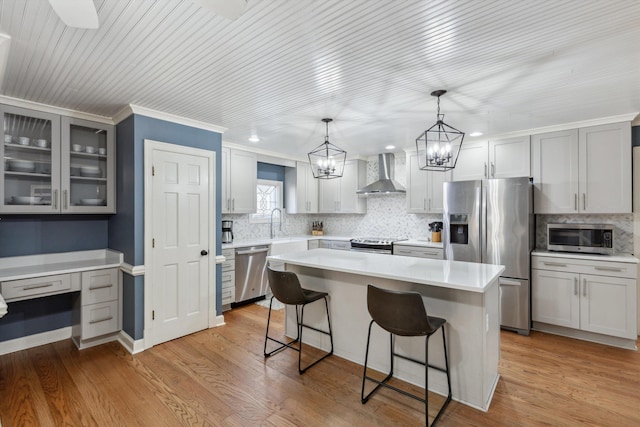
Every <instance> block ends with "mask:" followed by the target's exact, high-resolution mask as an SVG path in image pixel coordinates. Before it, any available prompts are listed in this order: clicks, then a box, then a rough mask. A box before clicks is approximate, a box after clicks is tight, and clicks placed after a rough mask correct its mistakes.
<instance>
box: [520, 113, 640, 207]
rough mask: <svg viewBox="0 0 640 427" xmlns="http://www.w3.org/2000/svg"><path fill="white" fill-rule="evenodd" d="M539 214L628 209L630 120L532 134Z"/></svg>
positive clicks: (536, 199)
mask: <svg viewBox="0 0 640 427" xmlns="http://www.w3.org/2000/svg"><path fill="white" fill-rule="evenodd" d="M532 154H533V161H532V169H533V183H534V189H535V193H534V205H535V212H536V213H549V214H561V213H630V212H631V124H630V123H629V122H624V123H613V124H607V125H601V126H592V127H587V128H581V129H573V130H568V131H561V132H551V133H545V134H540V135H533V136H532Z"/></svg>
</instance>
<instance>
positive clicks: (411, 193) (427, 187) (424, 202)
mask: <svg viewBox="0 0 640 427" xmlns="http://www.w3.org/2000/svg"><path fill="white" fill-rule="evenodd" d="M450 180H451V172H450V171H447V172H439V171H423V170H420V169H419V166H418V156H417V154H416V153H415V152H408V153H407V212H409V213H440V214H441V213H442V212H443V203H442V202H443V194H442V187H443V184H444V183H445V182H446V181H450Z"/></svg>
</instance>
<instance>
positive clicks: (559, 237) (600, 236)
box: [547, 224, 613, 255]
mask: <svg viewBox="0 0 640 427" xmlns="http://www.w3.org/2000/svg"><path fill="white" fill-rule="evenodd" d="M547 250H550V251H562V252H582V253H590V254H603V255H611V254H613V225H611V224H547Z"/></svg>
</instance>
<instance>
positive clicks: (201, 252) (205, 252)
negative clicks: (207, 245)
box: [200, 249, 209, 256]
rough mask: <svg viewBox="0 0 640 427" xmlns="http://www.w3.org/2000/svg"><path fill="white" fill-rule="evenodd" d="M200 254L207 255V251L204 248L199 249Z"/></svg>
mask: <svg viewBox="0 0 640 427" xmlns="http://www.w3.org/2000/svg"><path fill="white" fill-rule="evenodd" d="M200 255H202V256H205V255H209V252H207V251H205V250H204V249H203V250H201V251H200Z"/></svg>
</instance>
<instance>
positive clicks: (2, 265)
mask: <svg viewBox="0 0 640 427" xmlns="http://www.w3.org/2000/svg"><path fill="white" fill-rule="evenodd" d="M122 260H123V256H122V254H121V253H120V252H116V251H112V250H110V249H99V250H93V251H79V252H64V253H54V254H41V255H26V256H16V257H4V258H0V282H4V281H7V280H18V279H29V278H32V277H40V276H49V275H53V274H63V273H74V272H77V271H87V270H95V269H99V268H113V267H120V266H121V264H122Z"/></svg>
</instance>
